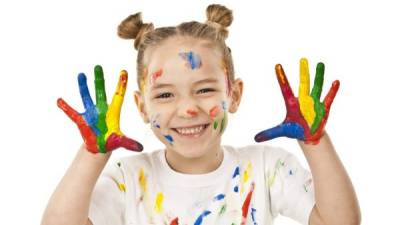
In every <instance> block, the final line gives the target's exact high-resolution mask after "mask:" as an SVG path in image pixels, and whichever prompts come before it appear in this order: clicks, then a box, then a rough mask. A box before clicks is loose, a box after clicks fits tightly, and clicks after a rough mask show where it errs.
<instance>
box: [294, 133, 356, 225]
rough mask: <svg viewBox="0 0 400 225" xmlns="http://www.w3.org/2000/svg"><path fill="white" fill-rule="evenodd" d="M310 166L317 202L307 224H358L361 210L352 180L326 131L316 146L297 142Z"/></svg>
mask: <svg viewBox="0 0 400 225" xmlns="http://www.w3.org/2000/svg"><path fill="white" fill-rule="evenodd" d="M298 142H299V145H300V147H301V149H302V150H303V153H304V155H305V157H306V159H307V162H308V164H309V166H310V169H311V174H312V177H313V182H314V189H315V200H316V205H315V206H314V209H313V210H312V212H311V215H310V222H309V223H310V225H319V224H332V225H333V224H340V225H347V224H348V225H353V224H354V225H355V224H360V221H361V213H360V208H359V205H358V201H357V197H356V193H355V191H354V188H353V185H352V184H351V180H350V178H349V176H348V175H347V172H346V170H345V168H344V166H343V164H342V162H341V161H340V159H339V156H338V155H337V153H336V151H335V149H334V147H333V145H332V142H331V140H330V139H329V136H328V134H326V133H324V134H323V136H322V137H321V139H320V141H319V143H318V144H316V145H311V144H305V143H304V142H303V141H298Z"/></svg>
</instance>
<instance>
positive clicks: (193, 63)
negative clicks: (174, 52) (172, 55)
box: [179, 51, 201, 70]
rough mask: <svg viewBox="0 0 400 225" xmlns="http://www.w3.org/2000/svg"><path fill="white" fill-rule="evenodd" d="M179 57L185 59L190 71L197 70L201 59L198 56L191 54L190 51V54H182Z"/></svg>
mask: <svg viewBox="0 0 400 225" xmlns="http://www.w3.org/2000/svg"><path fill="white" fill-rule="evenodd" d="M179 55H180V56H181V57H182V58H183V59H185V60H186V61H188V63H189V65H190V68H191V69H192V70H194V69H198V68H200V66H201V59H200V56H199V55H197V54H195V53H193V52H192V51H190V52H184V53H179Z"/></svg>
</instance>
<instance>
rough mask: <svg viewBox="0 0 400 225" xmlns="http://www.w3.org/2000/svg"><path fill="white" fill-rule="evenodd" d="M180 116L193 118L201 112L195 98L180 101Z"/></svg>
mask: <svg viewBox="0 0 400 225" xmlns="http://www.w3.org/2000/svg"><path fill="white" fill-rule="evenodd" d="M178 107H179V108H178V116H179V117H182V118H193V117H196V116H197V115H198V114H199V107H198V105H197V102H196V101H195V100H194V99H193V98H186V99H184V100H182V101H181V102H180V103H179V106H178Z"/></svg>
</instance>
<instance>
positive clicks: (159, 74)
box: [150, 69, 163, 85]
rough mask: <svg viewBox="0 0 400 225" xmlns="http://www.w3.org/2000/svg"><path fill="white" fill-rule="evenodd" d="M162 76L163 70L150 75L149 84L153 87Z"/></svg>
mask: <svg viewBox="0 0 400 225" xmlns="http://www.w3.org/2000/svg"><path fill="white" fill-rule="evenodd" d="M162 74H163V70H162V69H159V70H157V71H156V72H154V73H153V74H152V75H151V80H150V84H151V85H153V84H154V82H155V81H156V80H157V78H159V77H161V76H162Z"/></svg>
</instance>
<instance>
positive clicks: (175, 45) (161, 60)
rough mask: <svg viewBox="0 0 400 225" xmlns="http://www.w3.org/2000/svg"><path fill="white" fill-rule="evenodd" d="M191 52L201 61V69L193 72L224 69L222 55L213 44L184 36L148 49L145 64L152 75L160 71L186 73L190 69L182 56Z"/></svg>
mask: <svg viewBox="0 0 400 225" xmlns="http://www.w3.org/2000/svg"><path fill="white" fill-rule="evenodd" d="M189 52H192V53H193V54H194V55H196V57H197V56H198V57H199V59H200V60H201V67H200V68H199V69H194V70H193V71H192V72H202V73H210V72H213V71H215V70H217V69H221V67H222V55H221V53H220V51H219V50H218V49H217V48H215V47H214V46H213V43H211V42H210V41H207V40H201V39H195V38H191V37H182V36H176V37H171V38H168V39H166V40H165V41H163V42H162V43H160V44H159V45H157V46H154V47H151V48H149V49H147V50H146V52H145V55H144V64H145V65H147V68H148V71H149V72H150V73H151V72H152V71H157V70H159V69H162V70H163V71H164V73H166V74H168V73H178V72H184V70H187V69H188V68H187V67H185V66H184V65H185V60H184V59H183V57H182V54H186V53H189Z"/></svg>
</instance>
